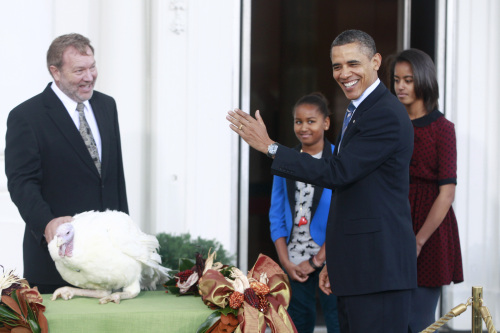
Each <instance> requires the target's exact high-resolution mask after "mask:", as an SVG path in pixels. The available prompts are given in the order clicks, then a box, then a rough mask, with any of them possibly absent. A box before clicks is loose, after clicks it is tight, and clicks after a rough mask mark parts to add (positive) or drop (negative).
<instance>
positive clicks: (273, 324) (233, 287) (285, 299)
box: [165, 252, 297, 333]
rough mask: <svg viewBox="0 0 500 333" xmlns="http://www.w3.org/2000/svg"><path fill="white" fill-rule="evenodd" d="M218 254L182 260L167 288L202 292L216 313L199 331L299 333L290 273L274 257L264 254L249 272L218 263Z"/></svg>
mask: <svg viewBox="0 0 500 333" xmlns="http://www.w3.org/2000/svg"><path fill="white" fill-rule="evenodd" d="M215 257H216V253H215V252H213V253H210V252H209V254H208V257H207V259H206V260H204V259H203V258H202V257H201V255H199V254H197V256H196V260H195V262H193V261H190V260H186V259H184V260H180V263H179V272H178V273H177V274H175V276H174V278H173V279H172V280H171V281H169V282H167V283H166V285H165V287H167V288H168V290H169V291H170V292H172V293H174V294H178V295H188V294H195V295H196V294H199V295H200V296H201V297H202V300H203V302H204V303H205V304H206V305H207V306H209V307H210V308H211V309H212V310H214V311H213V313H212V314H211V315H210V316H208V318H207V319H206V320H205V322H204V323H202V324H201V325H200V327H199V328H198V330H197V332H196V333H219V332H228V333H231V332H236V333H250V332H251V333H264V332H265V330H266V327H267V326H269V327H270V328H271V331H272V332H280V333H288V332H297V330H296V328H295V326H294V324H293V322H292V320H291V318H290V316H289V315H288V312H287V311H286V309H287V307H288V304H289V302H290V297H291V294H290V284H289V282H288V277H287V275H286V274H285V273H284V272H283V270H282V269H281V268H280V267H279V265H278V264H276V263H275V262H274V261H273V260H272V259H271V258H269V257H267V256H265V255H262V254H261V255H260V256H259V258H258V259H257V262H256V263H255V265H254V267H253V268H252V269H251V270H250V272H248V274H247V275H245V274H244V273H243V272H242V271H241V270H239V269H238V268H237V267H234V266H227V265H222V264H221V263H219V262H217V263H215V262H214V260H215Z"/></svg>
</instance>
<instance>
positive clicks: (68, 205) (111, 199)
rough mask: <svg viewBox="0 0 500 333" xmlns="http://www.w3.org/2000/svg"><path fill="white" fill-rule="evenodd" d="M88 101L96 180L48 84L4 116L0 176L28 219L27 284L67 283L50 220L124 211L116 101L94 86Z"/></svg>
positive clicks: (81, 144)
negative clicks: (49, 233) (97, 146)
mask: <svg viewBox="0 0 500 333" xmlns="http://www.w3.org/2000/svg"><path fill="white" fill-rule="evenodd" d="M89 102H90V104H91V105H92V110H93V111H94V115H95V118H96V121H97V125H98V127H99V132H100V136H101V141H102V163H101V167H102V171H101V172H102V178H101V177H100V176H99V173H98V171H97V168H96V167H95V165H94V162H93V161H92V158H91V157H90V153H89V152H88V150H87V147H86V146H85V144H84V142H83V139H82V137H81V136H80V132H79V131H78V129H77V128H76V126H75V124H74V122H73V120H72V119H71V117H70V116H69V114H68V112H67V111H66V109H65V107H64V105H63V104H62V102H61V101H60V100H59V98H58V97H57V95H56V94H55V93H54V91H53V90H52V88H51V87H50V84H49V85H48V86H47V87H46V88H45V90H44V91H43V92H42V93H41V94H39V95H37V96H35V97H33V98H31V99H29V100H27V101H26V102H24V103H22V104H20V105H19V106H17V107H16V108H14V109H13V110H12V111H11V112H10V114H9V117H8V120H7V135H6V147H5V173H6V175H7V178H8V188H9V192H10V195H11V198H12V201H13V202H14V203H15V204H16V206H17V208H18V209H19V212H20V213H21V216H22V218H23V220H24V221H25V222H26V229H25V232H24V242H23V251H24V277H25V278H26V279H27V280H28V281H29V282H30V283H31V284H32V285H36V284H37V283H38V284H48V285H62V284H65V282H64V281H63V280H62V278H61V276H60V275H59V273H58V272H57V270H56V268H55V265H54V262H53V261H52V259H51V257H50V254H49V252H48V249H47V243H46V241H45V237H44V236H43V233H44V231H45V226H46V225H47V223H49V222H50V220H52V219H53V218H56V217H60V216H67V215H69V216H73V215H75V214H77V213H81V212H84V211H89V210H97V211H104V210H106V209H113V210H119V211H123V212H125V213H128V205H127V195H126V190H125V178H124V172H123V163H122V152H121V143H120V130H119V128H118V115H117V110H116V103H115V101H114V99H113V98H111V97H109V96H107V95H104V94H102V93H99V92H97V91H94V93H93V96H92V98H91V99H90V101H89Z"/></svg>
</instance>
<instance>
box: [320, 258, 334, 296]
mask: <svg viewBox="0 0 500 333" xmlns="http://www.w3.org/2000/svg"><path fill="white" fill-rule="evenodd" d="M319 289H321V291H323V292H324V293H325V294H327V295H330V294H331V293H332V288H331V286H330V279H329V278H328V271H327V270H326V265H325V266H323V269H322V270H321V272H320V273H319Z"/></svg>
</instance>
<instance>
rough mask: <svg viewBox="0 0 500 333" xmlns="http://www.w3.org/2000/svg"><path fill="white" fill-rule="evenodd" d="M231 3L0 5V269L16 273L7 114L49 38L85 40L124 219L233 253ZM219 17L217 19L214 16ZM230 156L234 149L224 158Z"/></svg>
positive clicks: (24, 1) (45, 78)
mask: <svg viewBox="0 0 500 333" xmlns="http://www.w3.org/2000/svg"><path fill="white" fill-rule="evenodd" d="M239 6H240V5H239V1H232V0H211V1H209V2H208V1H202V0H191V1H187V0H185V1H182V0H171V1H166V0H150V1H142V0H102V1H99V0H52V1H51V0H18V1H7V0H0V41H1V44H2V51H3V52H0V61H1V63H2V64H3V65H4V67H3V70H2V80H0V85H1V87H0V92H1V96H0V100H1V101H2V107H1V108H0V133H2V134H1V135H0V162H1V166H0V171H1V173H0V212H1V213H0V265H3V266H5V267H6V268H8V269H11V268H16V271H17V272H18V273H19V274H22V248H21V246H22V232H23V229H24V222H22V220H21V218H20V216H19V214H18V212H17V209H16V208H15V206H14V205H13V204H12V203H11V201H10V198H9V195H8V192H7V187H6V179H5V173H4V161H3V151H4V148H5V141H4V138H5V130H6V119H7V115H8V113H9V111H10V110H11V109H12V108H13V107H15V106H16V105H18V104H19V103H21V102H23V101H24V100H26V99H28V98H30V97H32V96H34V95H35V94H38V93H40V92H41V91H42V90H43V89H44V88H45V86H46V84H47V83H48V82H49V81H50V80H51V78H50V76H49V74H48V71H47V69H46V65H45V54H46V51H47V49H48V46H49V44H50V43H51V41H52V40H53V39H54V38H55V37H57V36H59V35H61V34H65V33H70V32H78V33H81V34H83V35H85V36H87V37H89V38H90V40H91V42H92V44H93V46H94V48H95V50H96V52H95V53H96V54H95V58H96V61H97V67H98V71H99V78H98V80H97V86H96V89H97V90H99V91H101V92H104V93H106V94H109V95H111V96H113V97H114V98H115V99H116V102H117V105H118V112H119V118H120V119H119V121H120V129H121V136H122V148H123V155H124V167H125V177H126V182H127V194H128V199H129V208H130V214H131V216H132V218H133V219H134V220H136V221H137V222H138V223H140V225H141V227H142V229H143V230H144V231H146V232H148V233H152V234H155V233H157V232H162V231H165V232H171V233H184V232H189V233H191V235H192V236H194V237H197V236H202V237H204V238H209V239H217V240H218V241H219V242H221V243H222V244H223V245H224V247H225V248H226V249H228V250H230V251H231V252H233V253H235V252H236V246H237V242H236V238H237V235H236V230H237V228H236V215H235V213H234V208H232V207H234V206H235V203H236V201H235V200H236V198H237V195H236V193H235V192H234V191H235V189H236V187H235V186H234V183H235V179H236V178H237V157H236V158H235V156H232V155H231V154H230V152H231V151H233V152H234V147H235V146H236V144H237V140H236V138H235V136H234V135H232V133H231V131H230V130H229V129H228V128H227V122H226V121H225V119H224V115H225V113H226V111H227V110H229V109H231V108H233V107H237V106H238V100H239V82H240V81H239V47H240V42H239V29H240V22H239V21H240V7H239ZM216 17H223V19H214V18H216ZM236 152H237V151H236Z"/></svg>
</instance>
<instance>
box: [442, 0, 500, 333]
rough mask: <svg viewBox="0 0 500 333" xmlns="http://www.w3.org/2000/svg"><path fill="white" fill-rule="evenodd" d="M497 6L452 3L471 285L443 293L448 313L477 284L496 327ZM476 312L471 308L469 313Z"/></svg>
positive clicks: (499, 286)
mask: <svg viewBox="0 0 500 333" xmlns="http://www.w3.org/2000/svg"><path fill="white" fill-rule="evenodd" d="M499 14H500V7H499V3H498V1H496V0H483V1H472V0H467V1H458V0H455V1H449V2H448V20H450V24H449V25H448V27H449V28H451V29H453V30H451V31H449V37H450V38H452V39H453V43H451V44H452V45H455V47H453V48H450V49H448V50H447V62H448V63H449V64H452V65H451V66H450V67H449V68H450V70H451V71H453V73H452V74H451V75H452V76H453V80H451V82H449V81H448V82H447V83H448V87H447V93H449V94H451V98H449V99H448V98H447V101H448V100H449V101H450V103H448V102H447V107H452V108H453V110H450V112H449V113H448V110H446V111H447V114H450V115H451V120H452V121H453V122H454V123H455V129H456V134H457V148H458V186H457V191H456V198H455V204H454V207H455V212H456V215H457V219H458V223H459V229H460V240H461V245H462V255H463V264H464V275H465V282H464V283H461V284H458V285H454V286H450V287H447V288H445V289H444V298H443V299H444V303H443V307H444V312H447V311H449V310H450V309H451V308H453V307H454V306H456V305H458V304H460V303H464V302H465V301H466V300H467V298H468V297H470V296H471V289H472V286H482V287H483V288H484V289H483V291H484V301H485V304H486V305H487V306H488V308H489V309H490V312H491V314H492V317H493V319H494V322H495V323H496V321H495V319H496V320H498V318H500V306H499V305H498V299H499V298H500V283H499V281H500V279H499V262H500V245H499V242H498V240H499V238H500V237H499V236H500V232H499V230H500V229H499V226H498V224H499V195H498V194H499V185H500V184H499V177H498V168H499V160H498V154H499V151H498V147H499V141H500V135H499V131H498V128H499V125H500V122H499V116H498V104H499V102H500V100H499V89H498V77H499V74H500V67H499V65H498V59H499V58H500V36H499V28H500V26H499V23H498V17H499ZM469 311H470V310H469ZM470 325H471V318H470V312H468V313H467V314H464V315H462V316H460V317H458V318H455V319H453V320H452V321H451V322H450V326H451V327H452V328H453V329H456V330H465V329H470V327H471V326H470Z"/></svg>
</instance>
